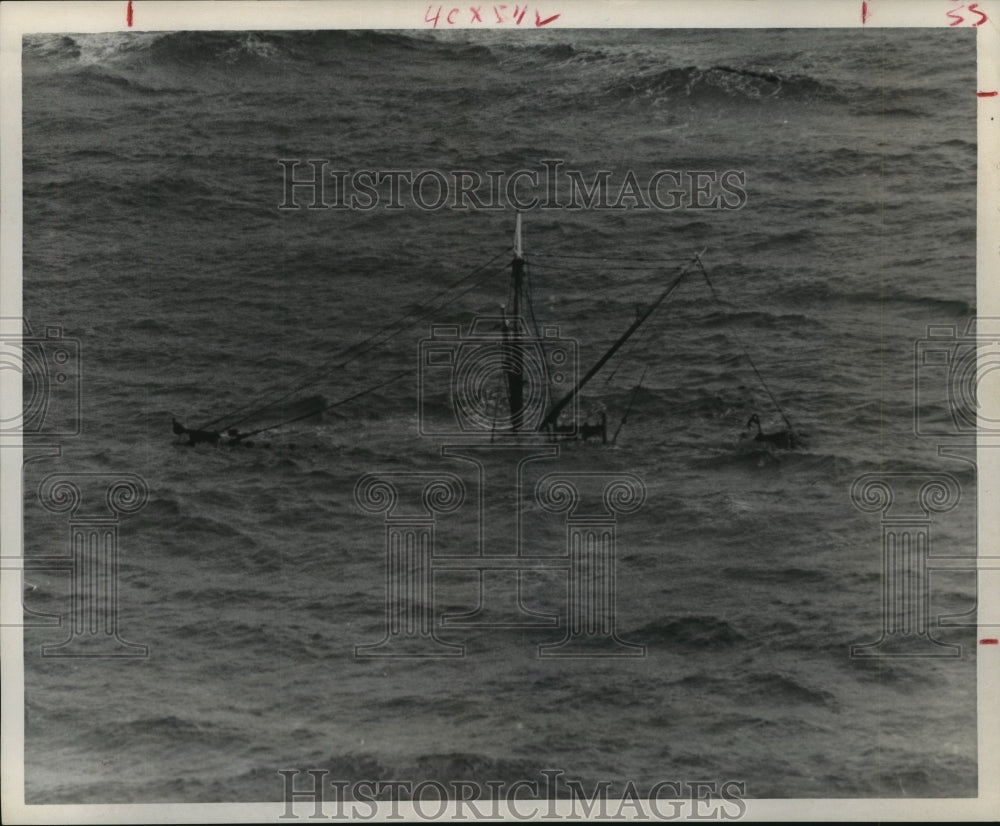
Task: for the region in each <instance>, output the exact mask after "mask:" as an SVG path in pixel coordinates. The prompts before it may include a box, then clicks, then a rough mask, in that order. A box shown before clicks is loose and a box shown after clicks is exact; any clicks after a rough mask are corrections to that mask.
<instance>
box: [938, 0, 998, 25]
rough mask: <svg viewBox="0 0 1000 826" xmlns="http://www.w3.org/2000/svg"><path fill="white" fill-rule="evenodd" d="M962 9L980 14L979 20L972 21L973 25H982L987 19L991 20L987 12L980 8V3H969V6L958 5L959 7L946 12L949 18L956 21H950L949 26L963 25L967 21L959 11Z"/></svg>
mask: <svg viewBox="0 0 1000 826" xmlns="http://www.w3.org/2000/svg"><path fill="white" fill-rule="evenodd" d="M962 9H968V10H969V11H971V12H972V13H973V14H976V15H979V21H978V22H976V23H972V24H971V25H973V26H982V25H983V23H985V22H986V21H987V20H989V18H988V17H987V16H986V13H985V12H984V11H983V10H982V9H981V8H979V4H978V3H969V5H967V6H958V7H957V8H954V9H952V10H951V11H946V12H945V16H947V17H948V19H949V20H953V21H955V22H953V23H949V24H948V26H949V27H950V26H960V25H962V23H964V22H965V18H964V17H962V15H961V14H959V13H958V12H960V11H961V10H962Z"/></svg>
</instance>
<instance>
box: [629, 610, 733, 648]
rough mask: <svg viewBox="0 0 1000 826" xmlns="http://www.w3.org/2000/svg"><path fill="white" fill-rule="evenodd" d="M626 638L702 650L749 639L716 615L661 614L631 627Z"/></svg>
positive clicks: (723, 646)
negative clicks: (637, 626)
mask: <svg viewBox="0 0 1000 826" xmlns="http://www.w3.org/2000/svg"><path fill="white" fill-rule="evenodd" d="M626 639H628V640H631V641H634V642H639V643H660V644H666V645H672V646H675V647H678V648H691V649H698V650H706V649H717V648H727V647H729V646H733V645H738V644H740V643H743V642H746V641H747V638H746V636H744V635H743V634H742V633H740V632H739V631H738V630H737V629H736V628H734V627H733V626H732V625H730V624H729V623H728V622H726V621H725V620H722V619H719V618H718V617H712V616H693V617H660V618H658V619H655V620H653V621H652V622H649V623H647V624H646V625H643V626H642V627H641V628H636V629H634V630H631V631H629V632H628V634H627V636H626Z"/></svg>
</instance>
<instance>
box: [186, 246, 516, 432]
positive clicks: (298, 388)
mask: <svg viewBox="0 0 1000 826" xmlns="http://www.w3.org/2000/svg"><path fill="white" fill-rule="evenodd" d="M509 251H510V248H509V247H508V248H505V249H503V250H501V251H500V252H498V253H497V254H496V255H494V256H493V257H492V258H491V259H490V260H489V261H487V262H486V263H484V264H481V265H479V266H478V267H476V268H474V269H473V270H472V271H471V272H469V273H468V274H466V275H464V276H462V278H460V279H458V280H457V281H456V282H454V283H453V284H450V285H449V286H447V287H445V288H444V289H443V290H442V291H441V292H439V293H438V294H437V295H435V296H434V297H433V298H431V299H430V302H428V303H431V302H435V301H437V300H438V299H439V298H441V297H442V296H444V295H447V294H448V293H449V292H451V291H452V290H454V289H455V288H456V287H459V286H460V285H461V284H463V283H464V282H465V281H467V280H468V279H469V278H472V277H473V276H475V275H476V274H477V273H478V272H480V271H481V270H484V269H486V268H487V267H489V266H491V265H492V264H493V263H494V262H495V261H496V260H497V259H498V258H500V257H501V256H502V255H505V254H507V253H508V252H509ZM463 295H464V293H463ZM458 297H459V296H456V298H458ZM425 306H426V305H425ZM417 309H420V307H418V308H417ZM416 311H417V310H409V311H408V312H406V313H404V314H403V315H402V316H400V317H399V318H398V319H396V320H395V321H393V322H390V323H389V324H386V325H384V326H383V327H382V328H380V329H379V330H377V331H376V332H375V333H373V334H372V335H371V336H369V337H368V338H367V339H364V340H362V341H360V342H356V343H354V344H351V345H349V346H348V347H346V348H344V350H342V351H341V352H340V353H338V354H337V355H336V356H333V357H332V358H330V359H329V360H328V361H327V362H325V363H324V364H322V365H320V366H319V367H317V368H316V369H315V370H314V371H313V372H312V373H311V374H309V375H310V376H316V378H315V379H309V380H307V381H305V382H304V383H302V384H300V385H298V386H296V387H294V388H293V389H292V390H290V391H288V392H287V393H285V394H283V395H282V396H280V397H278V398H276V399H274V401H271V402H268V404H266V405H263V406H260V405H258V406H257V407H255V408H254V409H253V411H252V412H251V413H250V414H249V415H247V416H244V417H243V418H242V419H240V420H239V421H238V422H234V424H239V423H240V422H243V421H246V419H248V418H249V417H250V416H252V415H254V414H255V413H257V412H260V411H261V410H265V409H266V408H267V407H270V406H272V405H274V404H278V403H279V402H281V401H284V400H285V399H287V398H288V397H289V396H292V395H294V394H295V393H298V392H300V391H301V390H304V389H305V388H306V387H309V386H310V385H311V384H314V383H315V382H317V381H319V379H321V378H322V377H323V375H324V374H325V372H326V371H327V370H328V369H329V368H330V365H331V364H332V363H333V362H334V361H335V360H336V359H338V358H343V357H344V356H346V355H347V354H348V353H350V352H351V350H352V349H355V348H359V347H362V346H364V345H366V344H367V343H368V342H370V341H372V340H373V339H375V338H376V337H378V336H379V335H382V334H384V333H385V331H386V330H390V329H391V328H392V327H393V325H395V324H397V323H399V322H402V321H403V320H405V319H406V318H408V317H409V316H411V315H412V314H413V313H414V312H416ZM386 340H388V339H386ZM365 352H367V351H365ZM358 355H362V354H358ZM356 357H357V356H355V358H356ZM346 363H349V362H345V364H346ZM338 366H341V367H342V366H343V364H341V365H338ZM274 392H275V393H276V392H277V391H274ZM271 395H273V393H272V394H271ZM265 398H268V397H265ZM258 401H259V399H258ZM251 404H254V402H248V403H247V404H244V405H241V406H239V407H237V408H235V409H234V410H230V411H227V412H226V413H224V414H222V415H221V416H219V417H218V418H215V419H213V420H212V421H210V422H207V423H206V424H204V425H202V426H201V427H200V428H198V429H200V430H204V429H206V428H208V427H211V426H212V425H214V424H217V423H218V422H221V421H223V420H224V419H227V418H229V417H231V416H234V415H236V414H237V413H242V412H244V411H246V410H247V409H248V408H249V407H250V405H251Z"/></svg>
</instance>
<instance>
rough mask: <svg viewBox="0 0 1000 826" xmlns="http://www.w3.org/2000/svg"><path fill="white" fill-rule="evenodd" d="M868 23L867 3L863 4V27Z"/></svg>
mask: <svg viewBox="0 0 1000 826" xmlns="http://www.w3.org/2000/svg"><path fill="white" fill-rule="evenodd" d="M867 22H868V4H867V3H865V2H862V3H861V25H862V26H863V25H864V24H865V23H867Z"/></svg>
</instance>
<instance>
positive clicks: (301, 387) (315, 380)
mask: <svg viewBox="0 0 1000 826" xmlns="http://www.w3.org/2000/svg"><path fill="white" fill-rule="evenodd" d="M501 254H502V253H501ZM493 275H495V273H493V272H488V273H483V274H482V275H481V276H480V277H479V278H478V279H476V280H475V281H474V282H473V283H472V284H471V285H469V286H468V287H466V288H465V289H464V290H462V292H460V293H458V294H457V295H455V296H454V297H453V298H450V299H449V300H448V301H446V302H444V303H443V304H441V305H440V306H436V307H425V309H426V312H425V313H424V314H423V315H421V316H418V317H417V318H415V319H414V320H413V321H412V322H410V323H409V324H407V325H406V326H404V327H400V328H399V329H398V330H396V331H395V332H392V333H391V334H390V335H388V336H386V337H385V338H383V339H382V340H381V341H375V342H373V343H371V344H370V345H369V346H368V347H367V348H366V349H364V350H362V351H360V352H358V353H355V354H354V355H353V356H351V357H350V358H347V359H344V360H343V361H341V362H339V363H338V364H331V363H330V362H327V363H326V365H325V367H324V368H323V371H324V372H323V373H322V374H320V375H318V376H316V377H315V378H311V379H309V380H307V381H304V382H302V383H301V384H299V385H298V386H297V387H293V388H292V389H291V390H290V391H288V392H287V393H285V394H284V395H283V396H281V398H278V399H276V400H274V401H272V402H269V403H268V404H266V405H264V406H262V407H258V408H256V409H254V410H251V411H250V412H248V413H246V414H245V415H244V416H242V417H241V418H239V419H237V420H236V421H233V422H230V423H229V424H228V425H226V427H235V426H236V425H238V424H242V423H243V422H245V421H246V420H247V419H249V418H251V417H252V416H254V415H256V414H257V413H260V412H261V411H263V410H267V408H269V407H274V406H275V405H276V404H279V403H280V402H282V401H284V400H285V399H287V398H289V397H290V396H293V395H295V394H296V393H299V392H301V391H302V390H305V389H306V388H307V387H311V386H312V385H314V384H318V383H319V382H320V381H321V380H322V379H323V378H324V375H325V373H326V372H327V371H329V370H331V369H338V368H341V367H345V366H346V365H348V364H350V363H351V362H352V361H354V360H355V359H358V358H360V357H361V356H363V355H365V354H366V353H369V352H371V351H372V350H374V349H375V348H376V347H378V346H380V345H382V344H385V343H386V342H387V341H389V340H391V339H392V338H395V337H396V336H397V335H399V334H400V333H403V332H405V331H406V330H409V329H411V328H413V327H415V326H416V325H418V324H420V323H421V322H422V321H425V320H426V319H427V318H428V317H430V316H431V314H433V313H435V312H437V311H438V310H441V309H443V308H444V307H446V306H447V305H448V304H450V303H452V302H454V301H457V300H458V299H459V298H461V297H462V296H463V295H465V294H466V293H469V292H471V291H472V290H474V289H476V287H478V286H479V284H480V283H481V282H482V281H484V280H485V279H486V278H490V277H492V276H493ZM463 280H464V279H463ZM404 317H405V316H404ZM383 332H384V331H383ZM373 338H374V336H372V337H370V338H369V339H367V341H372V339H373ZM348 349H350V348H348ZM345 352H346V351H345Z"/></svg>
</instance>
